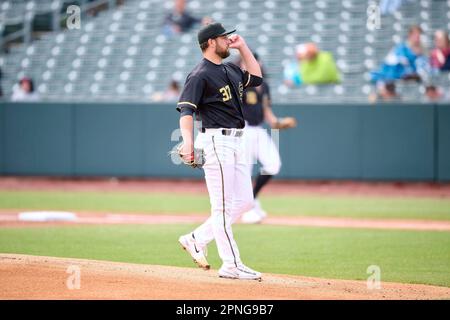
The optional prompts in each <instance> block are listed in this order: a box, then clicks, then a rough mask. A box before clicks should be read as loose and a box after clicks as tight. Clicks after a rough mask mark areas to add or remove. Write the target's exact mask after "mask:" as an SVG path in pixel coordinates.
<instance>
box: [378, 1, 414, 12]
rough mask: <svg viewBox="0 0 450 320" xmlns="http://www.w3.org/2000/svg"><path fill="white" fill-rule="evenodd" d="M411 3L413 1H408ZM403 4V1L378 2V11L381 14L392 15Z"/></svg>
mask: <svg viewBox="0 0 450 320" xmlns="http://www.w3.org/2000/svg"><path fill="white" fill-rule="evenodd" d="M408 1H409V2H412V1H413V0H408ZM404 2H405V0H381V1H380V11H381V14H383V15H386V14H394V12H396V11H397V10H398V9H399V8H400V7H401V6H402V4H403V3H404Z"/></svg>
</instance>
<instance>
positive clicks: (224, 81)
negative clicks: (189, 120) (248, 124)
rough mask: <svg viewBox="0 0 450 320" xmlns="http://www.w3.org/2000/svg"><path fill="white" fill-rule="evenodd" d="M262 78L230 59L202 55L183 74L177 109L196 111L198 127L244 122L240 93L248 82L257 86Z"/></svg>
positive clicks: (220, 126)
mask: <svg viewBox="0 0 450 320" xmlns="http://www.w3.org/2000/svg"><path fill="white" fill-rule="evenodd" d="M261 82H262V78H260V77H257V76H253V75H251V74H249V73H248V72H247V71H243V70H242V69H241V68H239V67H238V66H236V65H235V64H232V63H224V64H219V65H217V64H215V63H213V62H211V61H209V60H207V59H205V58H204V59H203V60H202V61H201V62H200V63H199V64H198V65H197V66H196V67H195V68H194V69H193V70H192V72H191V73H190V74H189V75H188V76H187V78H186V83H185V85H184V88H183V91H182V92H181V95H180V99H179V102H178V104H177V110H178V111H181V114H182V116H183V115H184V114H189V113H190V114H192V113H193V112H196V113H198V115H199V116H200V119H201V121H202V128H238V129H241V128H243V127H244V126H245V121H244V115H243V112H242V108H243V106H242V95H243V92H244V89H245V88H246V87H248V86H258V85H260V84H261Z"/></svg>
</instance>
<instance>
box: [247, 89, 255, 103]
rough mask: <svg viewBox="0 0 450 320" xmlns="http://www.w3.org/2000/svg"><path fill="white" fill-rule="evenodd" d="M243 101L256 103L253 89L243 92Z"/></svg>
mask: <svg viewBox="0 0 450 320" xmlns="http://www.w3.org/2000/svg"><path fill="white" fill-rule="evenodd" d="M245 103H247V104H257V103H258V96H257V95H256V92H255V91H247V92H246V94H245Z"/></svg>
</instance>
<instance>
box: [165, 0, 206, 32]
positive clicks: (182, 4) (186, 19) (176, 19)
mask: <svg viewBox="0 0 450 320" xmlns="http://www.w3.org/2000/svg"><path fill="white" fill-rule="evenodd" d="M211 21H212V20H211V19H210V18H209V17H204V18H197V17H194V16H192V15H190V14H189V13H188V12H187V11H186V1H185V0H175V5H174V9H173V11H172V12H171V13H169V14H167V15H166V17H165V18H164V23H163V24H164V26H163V33H164V34H165V35H167V36H172V35H174V34H179V33H182V32H186V31H189V30H190V29H191V28H192V27H193V26H194V25H195V24H197V23H200V22H201V23H202V24H203V25H205V24H208V23H211Z"/></svg>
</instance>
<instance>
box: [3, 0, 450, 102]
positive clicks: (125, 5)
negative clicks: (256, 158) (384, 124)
mask: <svg viewBox="0 0 450 320" xmlns="http://www.w3.org/2000/svg"><path fill="white" fill-rule="evenodd" d="M73 5H76V6H78V8H79V9H80V10H79V16H77V12H76V10H75V11H74V9H73V7H70V6H73ZM211 21H219V22H222V23H223V24H224V25H225V27H226V28H236V29H237V32H238V33H239V34H241V35H242V36H243V37H244V38H245V39H246V41H247V43H248V44H249V46H250V47H251V48H252V50H253V51H254V52H256V53H257V54H258V56H259V57H260V60H261V63H262V65H263V67H264V70H265V76H266V79H267V82H268V84H269V85H270V87H271V92H272V100H273V102H274V103H299V102H302V103H303V102H307V103H309V102H311V103H367V102H371V103H374V102H444V103H445V102H450V72H449V71H450V44H449V34H448V30H449V29H450V0H378V1H374V0H369V1H366V0H343V1H337V0H278V1H275V0H227V1H224V0H217V1H206V0H169V1H161V0H78V1H65V0H40V1H36V0H35V1H30V0H4V1H1V2H0V32H1V42H0V45H1V53H0V84H1V86H0V95H1V97H2V99H3V100H6V101H31V102H35V101H79V102H96V101H98V102H105V101H123V102H175V101H176V100H177V99H178V94H179V93H180V90H181V89H182V85H183V83H184V79H185V77H186V75H187V74H188V73H189V71H190V70H191V69H192V68H193V66H194V65H195V64H196V63H198V61H199V59H200V58H201V51H200V49H199V47H198V44H197V36H196V35H197V31H198V29H199V28H200V27H201V26H202V25H205V24H208V23H210V22H211ZM237 58H238V57H237V56H236V53H233V52H232V56H231V58H230V59H232V60H237Z"/></svg>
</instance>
